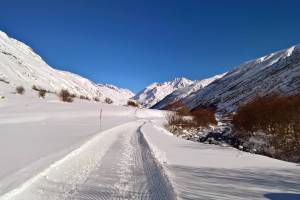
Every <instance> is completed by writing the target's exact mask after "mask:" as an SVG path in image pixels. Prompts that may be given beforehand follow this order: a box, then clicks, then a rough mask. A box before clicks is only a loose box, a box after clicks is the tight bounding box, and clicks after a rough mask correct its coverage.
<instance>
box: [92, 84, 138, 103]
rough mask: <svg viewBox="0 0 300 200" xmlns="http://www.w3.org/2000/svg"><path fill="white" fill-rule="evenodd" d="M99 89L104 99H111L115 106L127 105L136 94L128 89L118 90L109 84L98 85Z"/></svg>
mask: <svg viewBox="0 0 300 200" xmlns="http://www.w3.org/2000/svg"><path fill="white" fill-rule="evenodd" d="M98 88H99V90H100V92H101V94H103V96H104V97H109V98H110V99H112V100H113V103H114V104H118V105H125V104H126V103H127V101H128V99H130V98H131V97H133V95H134V93H133V92H131V91H130V90H128V89H124V88H118V87H116V86H114V85H109V84H98Z"/></svg>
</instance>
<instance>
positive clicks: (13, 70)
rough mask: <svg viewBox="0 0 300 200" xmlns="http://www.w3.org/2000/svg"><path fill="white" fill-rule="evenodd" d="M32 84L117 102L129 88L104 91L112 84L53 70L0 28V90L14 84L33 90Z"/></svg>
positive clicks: (51, 89)
mask: <svg viewBox="0 0 300 200" xmlns="http://www.w3.org/2000/svg"><path fill="white" fill-rule="evenodd" d="M33 85H35V86H36V87H37V88H40V89H45V90H48V91H51V92H57V91H59V90H61V89H68V90H69V91H70V93H73V94H76V95H78V96H79V95H84V96H87V97H89V98H94V97H99V98H100V99H101V100H103V99H104V98H105V97H110V98H111V99H113V100H116V101H117V102H118V101H119V100H120V99H122V98H124V99H126V98H129V97H130V96H131V93H130V92H129V91H125V90H116V92H115V93H113V92H108V91H109V90H110V89H108V88H114V87H113V86H109V87H108V86H105V89H104V87H99V86H98V85H97V84H95V83H93V82H92V81H90V80H88V79H86V78H83V77H81V76H79V75H76V74H73V73H70V72H65V71H60V70H56V69H53V68H52V67H50V66H49V65H48V64H47V63H46V62H45V61H44V60H43V59H42V58H41V57H40V56H39V55H37V54H36V53H35V52H34V51H33V50H32V49H31V48H30V47H28V46H27V45H25V44H24V43H22V42H19V41H17V40H15V39H13V38H10V37H8V36H7V35H6V34H5V33H4V32H1V31H0V88H1V90H2V91H3V90H4V88H5V89H6V90H8V91H13V90H14V89H15V87H16V86H23V87H24V88H25V89H26V93H28V92H29V93H30V91H32V92H33V90H32V89H31V88H32V86H33ZM102 92H103V93H102ZM118 94H119V95H120V96H118ZM110 95H112V96H110ZM123 95H124V96H123Z"/></svg>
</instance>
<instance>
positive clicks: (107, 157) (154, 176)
mask: <svg viewBox="0 0 300 200" xmlns="http://www.w3.org/2000/svg"><path fill="white" fill-rule="evenodd" d="M143 124H144V122H143V120H140V121H135V122H130V123H125V124H122V125H119V126H116V127H114V128H112V129H109V130H107V131H104V132H102V133H99V134H97V135H96V136H94V137H93V138H92V139H91V140H89V141H88V142H86V143H85V144H84V145H82V146H81V147H80V148H78V149H76V150H74V151H73V152H71V153H70V154H68V155H67V156H65V157H64V158H62V159H61V160H59V161H57V162H55V163H54V164H53V165H51V166H50V167H49V168H47V169H46V170H44V171H43V172H41V173H39V174H38V175H36V176H35V177H33V178H31V179H30V180H28V181H27V182H25V183H24V184H23V185H21V186H20V187H18V188H16V189H15V190H12V191H11V192H9V193H7V194H6V195H4V196H3V197H1V198H0V199H1V200H2V199H3V200H4V199H59V200H62V199H154V200H155V199H174V195H173V191H172V188H171V186H170V184H169V182H168V180H167V178H166V177H165V176H164V173H163V172H162V169H161V167H160V165H159V164H158V163H157V162H156V160H155V159H154V157H153V156H152V153H151V151H150V149H149V146H148V144H147V143H146V142H145V139H144V138H143V135H142V133H141V132H140V127H141V126H142V125H143Z"/></svg>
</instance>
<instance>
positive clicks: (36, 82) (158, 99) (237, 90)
mask: <svg viewBox="0 0 300 200" xmlns="http://www.w3.org/2000/svg"><path fill="white" fill-rule="evenodd" d="M16 86H23V87H25V88H26V89H29V91H32V92H33V90H32V89H31V88H32V87H33V86H35V87H37V88H40V89H45V90H47V91H50V92H53V93H55V92H56V93H57V92H59V91H60V90H61V89H68V90H69V91H70V93H72V94H75V95H77V96H80V95H83V96H86V97H89V98H91V99H92V98H95V97H97V98H99V99H100V100H101V101H104V100H105V98H106V97H108V98H110V99H112V100H113V102H114V103H115V104H119V105H124V104H126V102H127V101H128V99H130V98H131V99H133V100H135V101H137V102H138V103H139V104H140V105H141V106H142V107H145V108H155V109H167V108H168V107H169V106H170V105H172V104H175V103H176V102H180V103H183V104H184V105H186V106H187V107H188V108H189V109H194V108H197V107H211V106H213V107H216V108H217V109H219V110H223V111H224V110H227V111H235V110H236V108H237V107H238V106H239V105H240V104H242V103H245V102H248V101H250V100H251V99H252V98H253V97H255V96H257V95H260V96H264V95H268V94H272V93H280V94H283V95H289V94H294V93H297V92H300V45H296V46H293V47H290V48H288V49H285V50H282V51H278V52H275V53H272V54H270V55H267V56H263V57H261V58H258V59H255V60H251V61H248V62H246V63H244V64H241V65H240V66H238V67H236V68H234V69H232V70H231V71H229V72H227V73H224V74H220V75H216V76H213V77H211V78H208V79H204V80H196V81H192V80H189V79H187V78H184V77H181V78H176V79H174V80H172V81H167V82H164V83H153V84H151V85H149V86H148V87H146V88H145V89H143V90H142V91H141V92H139V93H138V94H136V95H134V94H133V93H132V92H131V91H130V90H127V89H122V88H118V87H116V86H113V85H109V84H96V83H94V82H92V81H90V80H88V79H86V78H83V77H81V76H79V75H77V74H73V73H70V72H65V71H60V70H56V69H54V68H52V67H50V66H49V65H48V64H47V63H46V62H45V61H44V60H43V59H42V58H41V57H40V56H39V55H37V54H36V53H35V52H34V51H33V50H32V49H31V48H30V47H28V46H27V45H25V44H24V43H22V42H19V41H17V40H15V39H13V38H10V37H8V36H7V35H6V34H5V33H4V32H1V31H0V95H2V96H3V93H4V91H14V89H15V88H16Z"/></svg>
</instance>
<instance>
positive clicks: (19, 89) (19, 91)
mask: <svg viewBox="0 0 300 200" xmlns="http://www.w3.org/2000/svg"><path fill="white" fill-rule="evenodd" d="M16 93H17V94H24V93H25V89H24V87H23V86H18V87H16Z"/></svg>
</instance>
